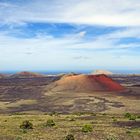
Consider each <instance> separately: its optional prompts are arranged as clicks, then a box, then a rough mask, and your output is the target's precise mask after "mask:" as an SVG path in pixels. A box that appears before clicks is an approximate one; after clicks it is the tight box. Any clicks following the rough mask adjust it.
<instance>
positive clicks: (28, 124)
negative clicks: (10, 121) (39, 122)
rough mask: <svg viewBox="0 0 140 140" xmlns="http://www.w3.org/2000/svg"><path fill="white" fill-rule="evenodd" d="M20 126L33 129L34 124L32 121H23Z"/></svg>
mask: <svg viewBox="0 0 140 140" xmlns="http://www.w3.org/2000/svg"><path fill="white" fill-rule="evenodd" d="M20 128H22V129H33V124H32V123H31V122H30V121H27V120H26V121H23V122H22V124H21V125H20Z"/></svg>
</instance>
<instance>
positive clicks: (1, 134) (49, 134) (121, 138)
mask: <svg viewBox="0 0 140 140" xmlns="http://www.w3.org/2000/svg"><path fill="white" fill-rule="evenodd" d="M80 114H81V115H77V114H69V115H62V114H57V115H25V114H23V115H21V114H18V113H17V114H16V113H15V114H13V115H1V116H0V140H94V139H95V140H101V139H102V140H139V138H140V127H139V125H140V118H139V117H137V116H139V115H136V114H135V116H136V119H135V120H129V119H128V118H127V117H126V116H124V114H122V115H119V114H117V115H116V114H114V115H113V114H106V115H104V114H96V115H95V114H94V115H93V114H92V113H91V114H90V113H89V114H85V113H83V114H82V113H80ZM131 115H132V114H131ZM133 115H134V114H133ZM129 117H130V116H129ZM71 118H72V119H73V118H74V119H73V121H71ZM46 126H47V127H46ZM48 126H49V127H48ZM85 132H87V133H85Z"/></svg>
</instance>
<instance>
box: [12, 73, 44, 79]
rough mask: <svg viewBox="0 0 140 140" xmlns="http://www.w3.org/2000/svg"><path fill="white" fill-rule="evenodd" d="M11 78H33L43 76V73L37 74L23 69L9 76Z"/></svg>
mask: <svg viewBox="0 0 140 140" xmlns="http://www.w3.org/2000/svg"><path fill="white" fill-rule="evenodd" d="M10 77H11V78H35V77H45V75H43V74H38V73H34V72H28V71H23V72H20V73H16V74H13V75H11V76H10Z"/></svg>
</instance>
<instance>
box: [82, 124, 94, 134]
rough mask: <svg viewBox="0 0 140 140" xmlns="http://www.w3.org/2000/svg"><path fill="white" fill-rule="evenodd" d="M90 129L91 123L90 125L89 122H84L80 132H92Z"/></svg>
mask: <svg viewBox="0 0 140 140" xmlns="http://www.w3.org/2000/svg"><path fill="white" fill-rule="evenodd" d="M92 130H93V128H92V125H90V124H86V125H84V126H83V127H82V132H85V133H87V132H92Z"/></svg>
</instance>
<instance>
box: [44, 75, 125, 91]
mask: <svg viewBox="0 0 140 140" xmlns="http://www.w3.org/2000/svg"><path fill="white" fill-rule="evenodd" d="M47 89H49V90H51V91H73V92H74V91H77V92H92V91H120V90H123V89H124V87H123V86H121V85H120V84H119V83H117V82H116V81H114V80H112V79H111V78H109V77H108V76H106V75H104V74H101V75H70V76H64V77H62V78H61V79H60V80H58V81H55V82H53V83H51V84H50V85H49V86H48V87H47Z"/></svg>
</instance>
